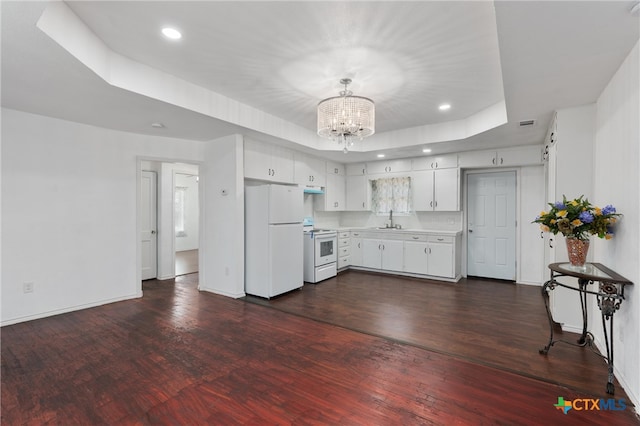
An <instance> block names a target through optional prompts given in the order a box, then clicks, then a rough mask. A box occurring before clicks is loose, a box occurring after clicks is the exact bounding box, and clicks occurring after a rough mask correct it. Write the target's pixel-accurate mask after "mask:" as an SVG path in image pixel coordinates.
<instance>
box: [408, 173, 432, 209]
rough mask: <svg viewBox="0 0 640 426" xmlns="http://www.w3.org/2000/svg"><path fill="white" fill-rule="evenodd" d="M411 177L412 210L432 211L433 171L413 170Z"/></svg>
mask: <svg viewBox="0 0 640 426" xmlns="http://www.w3.org/2000/svg"><path fill="white" fill-rule="evenodd" d="M411 177H412V178H411V194H412V199H411V201H412V206H413V210H414V211H417V212H420V211H433V172H432V171H423V172H414V173H413V174H412V175H411Z"/></svg>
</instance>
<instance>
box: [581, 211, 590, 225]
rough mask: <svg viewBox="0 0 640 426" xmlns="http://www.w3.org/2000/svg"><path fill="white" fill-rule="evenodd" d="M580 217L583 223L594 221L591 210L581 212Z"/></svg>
mask: <svg viewBox="0 0 640 426" xmlns="http://www.w3.org/2000/svg"><path fill="white" fill-rule="evenodd" d="M578 219H580V222H582V223H591V222H593V215H592V214H591V212H588V211H584V212H582V213H580V215H579V216H578Z"/></svg>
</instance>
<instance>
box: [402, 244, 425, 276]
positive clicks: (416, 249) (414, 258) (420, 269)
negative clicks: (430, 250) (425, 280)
mask: <svg viewBox="0 0 640 426" xmlns="http://www.w3.org/2000/svg"><path fill="white" fill-rule="evenodd" d="M404 271H405V272H410V273H412V274H426V273H427V243H422V242H415V241H405V243H404Z"/></svg>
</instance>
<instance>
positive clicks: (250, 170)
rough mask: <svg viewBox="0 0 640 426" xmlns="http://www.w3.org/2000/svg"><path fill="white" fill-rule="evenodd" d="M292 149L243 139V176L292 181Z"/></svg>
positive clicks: (282, 181) (274, 180)
mask: <svg viewBox="0 0 640 426" xmlns="http://www.w3.org/2000/svg"><path fill="white" fill-rule="evenodd" d="M293 169H294V165H293V151H291V150H288V149H286V148H282V147H279V146H277V145H272V144H268V143H262V142H258V141H253V140H247V139H245V141H244V177H245V178H251V179H260V180H266V181H272V182H281V183H293V182H294V180H293Z"/></svg>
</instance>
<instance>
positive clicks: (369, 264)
mask: <svg viewBox="0 0 640 426" xmlns="http://www.w3.org/2000/svg"><path fill="white" fill-rule="evenodd" d="M362 266H364V267H366V268H375V269H382V243H381V242H380V241H379V240H371V239H368V238H363V239H362Z"/></svg>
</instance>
